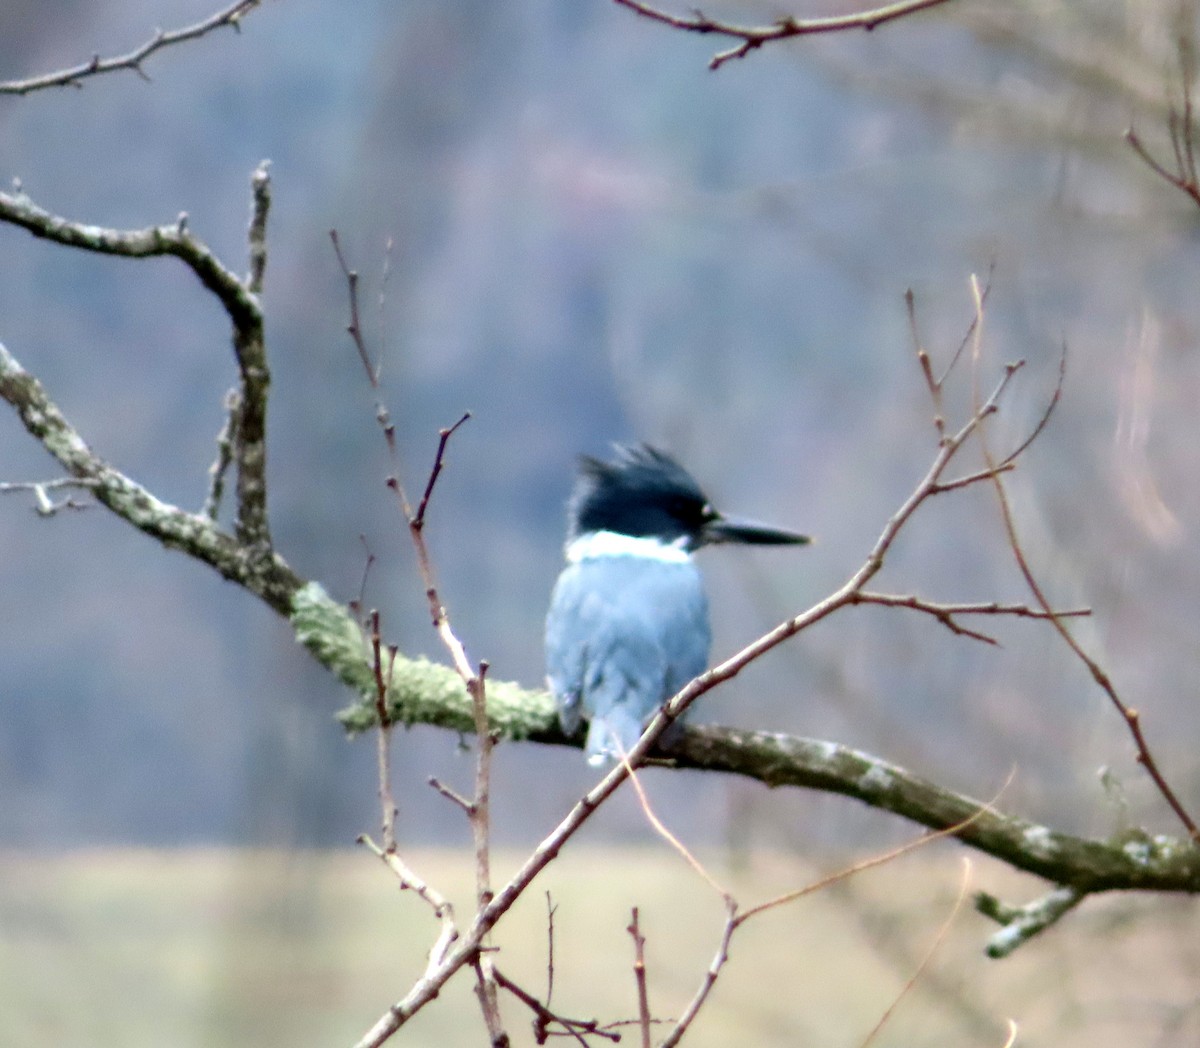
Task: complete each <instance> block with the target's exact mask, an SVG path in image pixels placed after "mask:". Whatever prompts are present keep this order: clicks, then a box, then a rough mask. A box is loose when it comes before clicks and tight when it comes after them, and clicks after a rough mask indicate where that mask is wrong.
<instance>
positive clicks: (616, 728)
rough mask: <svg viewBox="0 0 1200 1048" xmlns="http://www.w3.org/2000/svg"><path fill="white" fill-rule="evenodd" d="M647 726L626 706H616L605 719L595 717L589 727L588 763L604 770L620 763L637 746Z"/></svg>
mask: <svg viewBox="0 0 1200 1048" xmlns="http://www.w3.org/2000/svg"><path fill="white" fill-rule="evenodd" d="M644 726H645V725H643V724H642V722H641V720H640V719H639V718H637V717H634V716H633V715H632V714H631V713H630V711H629V710H628V709H626V708H624V706H620V705H618V706H614V707H613V708H612V709H611V710H609V711H608V712H607V713H606V714H605V715H604V716H603V717H593V718H592V722H591V724H590V725H589V727H588V737H587V748H586V750H585V752H586V753H587V761H588V764H590V765H591V766H592V767H593V768H602V767H604V766H605V765H607V764H612V763H615V762H616V761H619V760H620V759H621V757H622V755H624V754H626V753H628V752H629V751H630V750H632V749H633V747H634V746H636V745H637V741H638V739H640V738H641V737H642V729H643V727H644Z"/></svg>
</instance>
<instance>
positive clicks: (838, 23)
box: [615, 0, 946, 69]
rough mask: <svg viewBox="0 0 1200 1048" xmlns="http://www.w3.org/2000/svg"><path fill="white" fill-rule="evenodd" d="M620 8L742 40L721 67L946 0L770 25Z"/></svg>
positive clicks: (627, 0)
mask: <svg viewBox="0 0 1200 1048" xmlns="http://www.w3.org/2000/svg"><path fill="white" fill-rule="evenodd" d="M615 2H616V3H617V4H619V5H620V6H621V7H626V8H628V9H629V10H630V11H633V12H634V13H635V14H639V15H641V16H642V17H643V18H648V19H650V20H651V21H653V22H658V23H659V24H660V25H665V26H670V27H671V28H672V29H681V30H684V31H685V32H691V33H701V34H705V35H707V34H712V35H715V36H725V37H729V38H731V39H734V40H739V41H741V42H740V43H739V44H738V45H737V46H736V47H732V48H730V49H729V50H727V51H720V52H718V53H717V54H715V55H714V56H713V58H712V61H710V62H709V64H708V67H709V69H719V68H720V67H721V66H722V65H724V64H725V63H726V62H728V61H729V60H730V59H733V58H744V57H745V56H746V55H748V54H749V53H750V52H751V51H754V50H756V49H757V48H759V47H762V46H763V44H767V43H771V42H772V41H775V40H787V39H789V38H791V37H795V36H809V35H812V34H814V33H837V32H842V31H844V30H847V29H865V30H867V31H870V30H872V29H874V28H875V27H876V26H879V25H882V24H883V23H885V22H891V21H893V20H895V19H897V18H903V17H905V16H906V15H911V14H915V13H916V12H918V11H923V10H925V9H926V8H930V7H937V6H939V5H940V4H944V3H946V0H901V2H899V3H893V4H887V5H885V6H883V7H876V8H872V9H871V10H869V11H860V12H858V13H857V14H849V15H835V16H832V17H829V18H793V17H790V16H787V17H784V18H780V19H779V20H778V21H776V22H774V23H772V24H771V25H765V26H739V25H734V24H733V23H731V22H722V21H718V20H717V19H714V18H709V17H708V16H707V15H705V14H704V13H703V12H701V11H695V12H694V13H693V14H692V15H690V16H683V15H673V14H670V13H669V12H667V11H662V10H659V9H658V8H656V7H652V6H650V5H649V4H647V3H642V2H640V0H615Z"/></svg>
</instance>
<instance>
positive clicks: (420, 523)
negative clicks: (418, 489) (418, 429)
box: [409, 411, 471, 530]
mask: <svg viewBox="0 0 1200 1048" xmlns="http://www.w3.org/2000/svg"><path fill="white" fill-rule="evenodd" d="M470 417H471V413H470V412H469V411H464V412H463V415H462V418H460V419H459V420H458V421H457V422H456V423H454V425H453V426H448V427H445V428H443V429H439V430H438V446H437V453H436V454H435V455H434V456H433V468H432V469H430V471H429V480H428V482H427V483H426V484H425V491H424V492H423V493H422V494H421V501H420V503H418V505H417V513H416V516H414V517H413V519H412V520H411V521H410V522H409V526H410V527H413V528H416V529H418V530H419V529H421V528H423V527H424V526H425V510H426V509H428V508H429V497H430V495H432V494H433V486H434V485H435V484H436V483H437V479H438V477H439V476H441V473H442V466H443V464H444V462H445V458H446V444H447V442H448V441H449V440H450V437H451V436H453V434H454V431H455V430H456V429H458V427H459V426H461V425H462V424H463V423H464V422H466V421H467V419H469V418H470Z"/></svg>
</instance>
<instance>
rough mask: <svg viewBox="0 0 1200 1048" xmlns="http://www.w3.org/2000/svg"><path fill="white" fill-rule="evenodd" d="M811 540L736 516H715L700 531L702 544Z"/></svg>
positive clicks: (780, 543)
mask: <svg viewBox="0 0 1200 1048" xmlns="http://www.w3.org/2000/svg"><path fill="white" fill-rule="evenodd" d="M811 541H812V539H810V538H809V537H808V536H807V535H798V534H796V532H794V531H784V530H783V529H782V528H772V527H768V526H767V525H766V524H759V523H757V522H755V521H753V520H739V519H738V518H737V517H717V518H716V519H715V520H711V521H709V522H708V523H707V524H705V525H704V530H703V531H702V532H701V533H700V545H702V546H707V545H715V544H716V543H719V542H739V543H741V544H742V545H745V546H804V545H807V544H808V543H809V542H811Z"/></svg>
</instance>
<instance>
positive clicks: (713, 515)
mask: <svg viewBox="0 0 1200 1048" xmlns="http://www.w3.org/2000/svg"><path fill="white" fill-rule="evenodd" d="M719 516H720V514H719V513H718V512H717V511H716V510H715V509H713V508H712V504H711V503H709V502H706V503H704V505H703V506H701V507H700V517H701V519H703V520H704V521H705V522H706V523H707V522H708V521H713V520H716V519H717V517H719Z"/></svg>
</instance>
